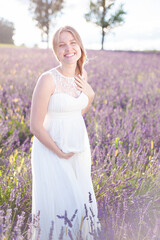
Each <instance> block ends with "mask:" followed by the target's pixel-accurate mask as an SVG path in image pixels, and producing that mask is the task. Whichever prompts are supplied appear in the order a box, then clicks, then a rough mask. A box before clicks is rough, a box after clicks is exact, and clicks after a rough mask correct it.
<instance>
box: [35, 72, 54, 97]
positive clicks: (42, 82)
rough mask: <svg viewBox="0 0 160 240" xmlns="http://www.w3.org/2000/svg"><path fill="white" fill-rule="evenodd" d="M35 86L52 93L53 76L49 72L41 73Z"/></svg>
mask: <svg viewBox="0 0 160 240" xmlns="http://www.w3.org/2000/svg"><path fill="white" fill-rule="evenodd" d="M37 86H38V87H40V88H42V89H43V88H46V89H48V90H50V91H51V94H52V93H53V92H54V89H55V82H54V78H53V75H52V73H51V71H50V70H49V71H46V72H43V73H42V74H41V75H40V76H39V77H38V80H37Z"/></svg>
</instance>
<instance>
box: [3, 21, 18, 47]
mask: <svg viewBox="0 0 160 240" xmlns="http://www.w3.org/2000/svg"><path fill="white" fill-rule="evenodd" d="M14 30H15V29H14V24H13V23H12V22H9V21H8V20H5V19H4V18H0V43H12V44H14V41H13V35H14Z"/></svg>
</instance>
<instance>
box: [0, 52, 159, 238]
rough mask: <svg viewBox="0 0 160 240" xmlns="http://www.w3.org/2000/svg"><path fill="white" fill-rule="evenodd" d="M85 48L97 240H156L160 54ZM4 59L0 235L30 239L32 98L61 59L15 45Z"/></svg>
mask: <svg viewBox="0 0 160 240" xmlns="http://www.w3.org/2000/svg"><path fill="white" fill-rule="evenodd" d="M87 53H88V58H89V62H88V64H87V65H86V67H85V68H86V70H87V72H88V82H89V83H90V84H91V86H92V87H93V90H94V91H95V93H96V95H95V99H94V102H93V105H92V107H91V108H90V109H89V111H88V112H87V113H86V114H85V115H84V119H85V123H86V126H87V130H88V135H89V139H90V144H91V152H92V180H93V184H94V189H95V193H96V198H97V203H98V209H99V219H100V222H101V225H102V231H101V232H100V234H99V237H95V239H98V240H102V239H105V240H159V239H160V53H147V52H143V53H140V52H118V51H116V52H114V51H96V50H88V51H87ZM0 62H1V64H0V239H3V240H5V239H7V240H8V239H9V240H16V239H17V240H21V239H28V240H29V239H31V200H32V199H31V193H32V192H31V191H32V175H31V162H30V160H31V157H30V153H31V145H32V134H31V132H30V128H29V117H30V106H31V97H32V92H33V89H34V86H35V84H36V81H37V79H38V77H39V75H40V74H41V73H42V72H44V71H46V70H49V69H51V68H53V67H55V66H57V65H58V63H57V62H56V60H55V59H54V56H53V53H52V51H51V50H44V49H36V48H35V49H27V48H13V47H0ZM47 239H48V238H46V240H47ZM50 239H52V237H50ZM59 239H65V233H64V236H63V234H62V236H61V237H60V238H59ZM71 239H72V238H71ZM74 240H75V239H74Z"/></svg>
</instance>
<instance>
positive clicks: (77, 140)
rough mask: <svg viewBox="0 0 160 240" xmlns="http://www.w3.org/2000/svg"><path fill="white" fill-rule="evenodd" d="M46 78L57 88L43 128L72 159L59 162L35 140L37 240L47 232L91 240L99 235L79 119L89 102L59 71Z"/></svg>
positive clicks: (82, 125)
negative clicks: (94, 235)
mask: <svg viewBox="0 0 160 240" xmlns="http://www.w3.org/2000/svg"><path fill="white" fill-rule="evenodd" d="M45 73H49V74H51V76H52V78H53V81H54V83H55V86H56V88H55V91H54V93H53V94H52V95H51V97H50V101H49V105H48V111H47V114H46V116H45V119H44V123H43V126H44V128H45V129H46V130H47V131H48V132H49V134H50V136H51V137H52V139H53V140H54V141H55V143H56V144H57V146H58V147H59V148H60V149H61V150H62V151H63V152H66V153H67V152H74V153H75V154H74V155H73V156H72V157H71V158H69V159H63V158H59V157H58V156H57V155H56V154H55V153H54V152H52V151H51V150H49V149H48V148H47V147H45V146H44V145H43V144H42V143H41V142H40V141H39V140H38V139H37V138H36V137H35V136H34V138H33V144H32V152H31V164H32V217H34V216H35V215H37V213H38V211H40V233H41V234H40V240H48V239H49V234H51V232H52V238H50V239H53V240H58V239H59V236H60V233H61V236H62V232H63V231H64V234H63V239H65V240H68V239H73V240H78V239H80V237H79V236H80V232H81V236H82V239H85V240H86V239H88V240H92V239H93V236H92V235H91V234H90V232H93V230H95V231H97V230H98V228H99V229H101V224H100V222H99V219H98V216H97V214H98V211H97V203H96V198H95V193H94V189H93V184H92V179H91V151H90V144H89V138H88V133H87V130H86V125H85V122H84V119H83V116H82V114H81V110H82V109H83V108H85V107H86V106H87V104H88V97H87V95H85V94H84V93H83V92H81V91H79V90H77V88H76V83H75V79H74V78H73V77H65V76H64V75H62V74H61V73H60V72H59V71H58V70H57V68H52V69H51V70H49V71H47V72H45ZM45 73H43V74H45ZM52 221H53V225H52V224H51V223H52ZM51 226H52V227H51ZM33 232H34V234H33V237H32V239H33V240H36V237H37V234H38V230H37V229H36V228H33ZM71 235H72V237H71ZM50 236H51V235H50Z"/></svg>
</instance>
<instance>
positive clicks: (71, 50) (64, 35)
mask: <svg viewBox="0 0 160 240" xmlns="http://www.w3.org/2000/svg"><path fill="white" fill-rule="evenodd" d="M56 54H57V57H58V59H59V61H60V62H61V63H62V64H73V63H77V61H78V59H79V58H80V57H81V49H80V46H79V45H78V43H77V42H76V40H75V38H74V36H73V34H71V33H70V32H67V31H63V32H61V33H60V36H59V41H58V44H57V51H56Z"/></svg>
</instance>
